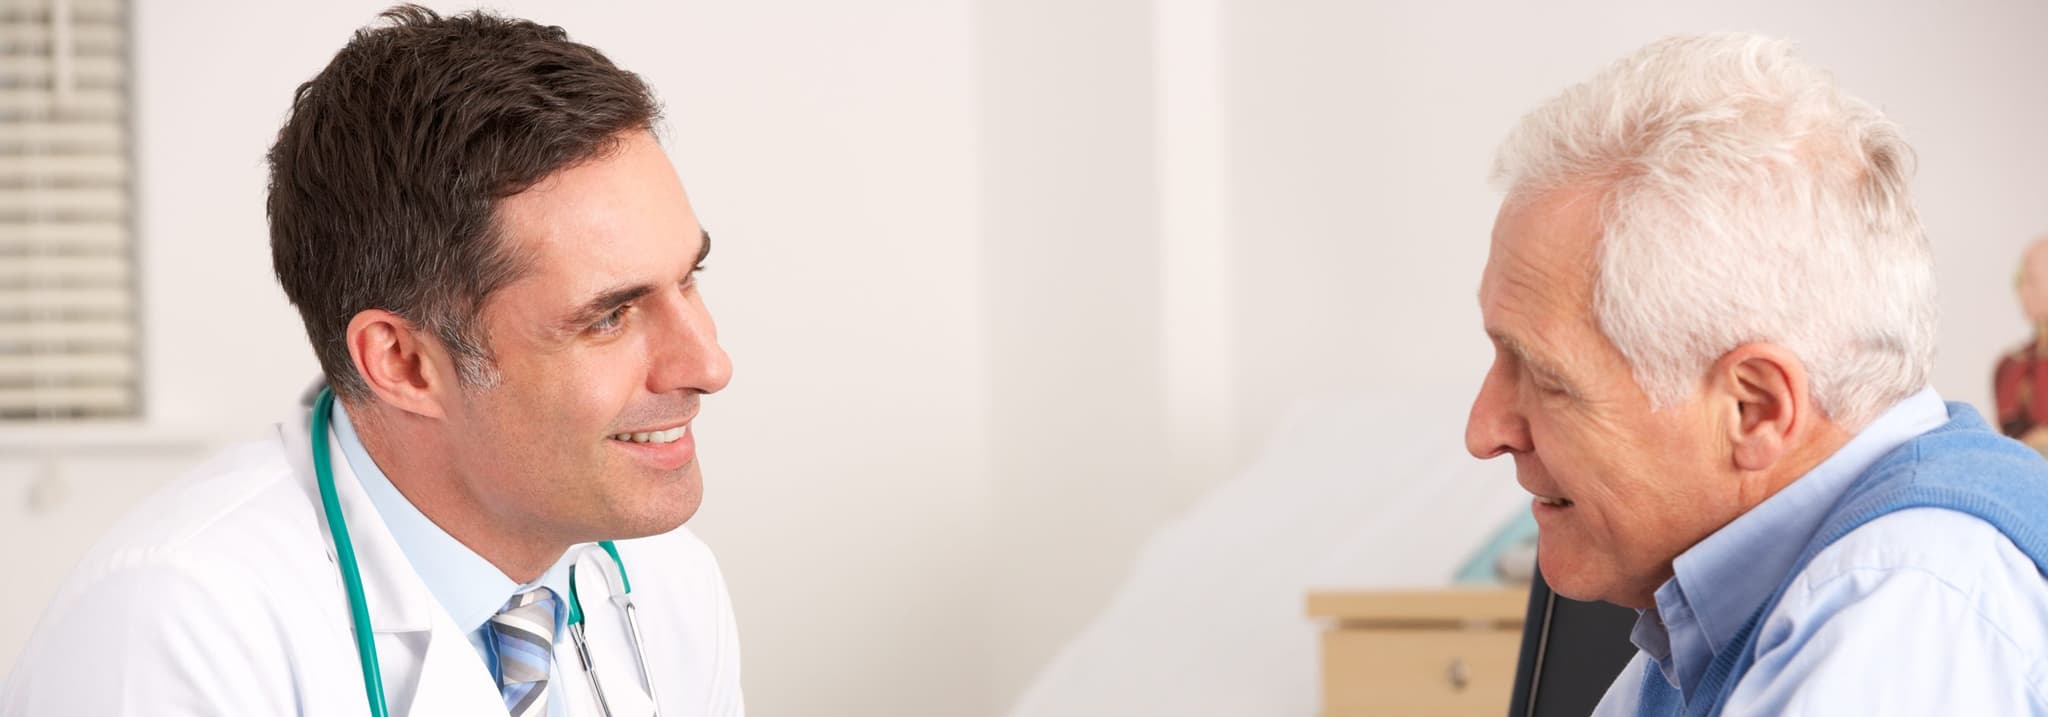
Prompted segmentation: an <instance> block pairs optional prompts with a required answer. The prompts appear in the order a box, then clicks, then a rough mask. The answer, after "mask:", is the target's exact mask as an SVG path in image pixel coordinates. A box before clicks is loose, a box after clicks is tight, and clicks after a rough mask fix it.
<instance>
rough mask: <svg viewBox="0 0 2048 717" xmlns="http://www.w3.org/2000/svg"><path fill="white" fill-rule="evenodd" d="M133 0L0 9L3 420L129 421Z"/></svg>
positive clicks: (20, 3)
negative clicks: (130, 31)
mask: <svg viewBox="0 0 2048 717" xmlns="http://www.w3.org/2000/svg"><path fill="white" fill-rule="evenodd" d="M126 10H127V8H126V3H125V2H124V0H0V421H7V422H21V421H64V420H71V419H80V418H106V417H121V416H133V415H135V413H136V410H137V408H138V399H137V395H138V393H139V385H138V381H139V378H140V371H139V370H138V366H137V364H138V361H137V356H136V351H137V343H138V342H137V330H136V306H135V281H134V276H133V265H134V261H133V256H134V251H133V247H132V245H131V234H132V231H131V222H130V203H131V202H130V196H131V184H130V181H129V169H130V155H129V144H128V134H129V128H128V107H127V101H128V86H127V75H128V58H127V55H128V53H127V25H126V23H127V17H126Z"/></svg>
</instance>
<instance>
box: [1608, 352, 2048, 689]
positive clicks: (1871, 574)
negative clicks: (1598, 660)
mask: <svg viewBox="0 0 2048 717" xmlns="http://www.w3.org/2000/svg"><path fill="white" fill-rule="evenodd" d="M1947 421H1948V410H1947V407H1946V406H1945V405H1944V404H1943V403H1942V400H1941V397H1940V395H1938V394H1936V393H1935V391H1934V390H1933V389H1932V388H1929V389H1924V390H1922V391H1920V392H1919V393H1916V394H1914V395H1912V396H1910V397H1908V398H1906V399H1905V400H1904V401H1901V402H1899V403H1898V404H1897V405H1895V406H1893V407H1892V408H1891V409H1890V410H1888V411H1886V412H1885V413H1884V414H1883V415H1882V416H1879V417H1878V418H1877V420H1875V421H1872V422H1871V423H1870V425H1869V426H1868V427H1866V428H1864V429H1863V430H1862V431H1861V432H1859V433H1857V434H1856V436H1855V437H1854V438H1852V439H1850V441H1849V442H1848V443H1847V444H1844V445H1843V446H1842V448H1841V449H1840V450H1837V451H1836V452H1835V454H1834V455H1832V456H1830V457H1829V458H1828V459H1827V460H1826V461H1824V462H1822V463H1821V464H1820V465H1819V466H1816V467H1815V468H1814V469H1813V470H1812V471H1810V472H1808V473H1807V474H1806V475H1805V476H1802V477H1801V478H1800V479H1799V480H1796V481H1793V482H1792V484H1791V485H1788V486H1786V487H1785V488H1784V489H1783V490H1781V491H1779V492H1778V493H1777V494H1776V495H1773V496H1771V497H1770V498H1769V499H1767V500H1765V501H1764V502H1763V503H1761V504H1759V505H1757V507H1755V508H1753V509H1751V510H1750V511H1749V512H1747V513H1744V514H1742V515H1741V516H1738V517H1737V518H1736V519H1735V520H1734V521H1731V522H1730V523H1728V525H1726V526H1724V527H1722V528H1721V529H1720V530H1718V531H1716V532H1715V533H1714V534H1712V535H1709V536H1707V538H1706V539H1705V540H1701V541H1700V542H1699V543H1698V544H1696V545H1694V546H1693V547H1692V548H1690V549H1688V550H1686V551H1685V552H1684V553H1682V554H1680V555H1679V556H1678V558H1677V559H1676V560H1674V561H1673V563H1672V573H1673V576H1672V578H1671V579H1670V580H1668V581H1666V582H1665V583H1664V584H1663V585H1662V586H1660V587H1659V588H1658V589H1657V592H1656V595H1655V599H1656V609H1654V610H1645V611H1643V613H1642V617H1641V618H1640V619H1638V620H1637V622H1636V627H1635V631H1634V633H1633V634H1632V635H1631V639H1632V641H1633V642H1634V643H1635V644H1636V647H1638V648H1640V652H1638V653H1637V655H1636V657H1635V659H1634V660H1633V661H1631V662H1630V663H1629V666H1628V668H1627V669H1625V670H1624V671H1623V672H1622V674H1621V676H1620V677H1619V678H1617V679H1616V680H1615V682H1614V685H1613V686H1612V687H1610V688H1609V690H1608V692H1607V695H1606V697H1605V698H1604V699H1603V700H1601V703H1600V707H1599V708H1598V709H1596V710H1594V714H1595V715H1632V714H1635V712H1636V709H1635V708H1636V702H1637V699H1638V698H1639V697H1640V691H1641V685H1642V680H1643V674H1642V673H1643V671H1645V670H1647V669H1649V668H1650V667H1651V666H1653V665H1654V666H1655V668H1656V669H1658V670H1660V671H1661V672H1662V673H1663V676H1664V679H1665V680H1666V681H1667V682H1669V683H1670V684H1672V685H1673V686H1675V687H1677V688H1678V690H1679V692H1680V693H1681V694H1683V695H1684V696H1685V698H1686V699H1687V700H1688V701H1690V700H1691V699H1692V698H1693V691H1694V690H1695V689H1697V688H1698V687H1699V683H1700V680H1701V679H1702V678H1703V677H1704V676H1705V674H1706V672H1707V668H1708V666H1709V665H1710V664H1711V663H1712V661H1713V659H1714V656H1715V654H1716V653H1718V652H1719V651H1720V650H1721V649H1722V648H1723V647H1725V646H1726V645H1728V643H1729V641H1731V640H1733V639H1734V638H1735V637H1736V632H1737V631H1739V630H1741V629H1742V627H1743V625H1744V624H1746V623H1747V622H1748V621H1749V618H1750V615H1751V614H1752V613H1753V612H1755V611H1756V609H1757V607H1758V606H1760V605H1762V604H1763V603H1764V601H1765V600H1767V599H1769V598H1770V596H1771V594H1772V593H1773V592H1774V591H1775V590H1776V589H1777V588H1778V585H1779V583H1780V582H1781V581H1783V580H1784V579H1785V576H1786V573H1787V572H1789V571H1790V570H1791V568H1792V566H1793V563H1794V562H1796V561H1797V560H1798V558H1799V553H1800V552H1801V551H1802V550H1804V548H1805V547H1806V544H1807V542H1808V540H1809V539H1810V538H1811V537H1812V535H1813V532H1814V531H1815V530H1817V529H1819V527H1820V520H1821V519H1822V518H1823V517H1824V516H1825V514H1826V513H1827V511H1828V509H1829V508H1830V507H1832V506H1833V505H1834V503H1835V501H1836V500H1838V499H1839V498H1840V497H1841V496H1842V495H1843V493H1844V492H1845V491H1847V490H1848V488H1849V486H1850V485H1851V484H1852V483H1854V482H1855V480H1856V479H1857V477H1858V476H1861V475H1862V474H1863V472H1864V471H1866V470H1868V469H1869V468H1870V466H1872V465H1873V464H1875V463H1876V462H1877V460H1878V459H1880V458H1882V457H1884V455H1885V454H1887V453H1889V452H1891V451H1892V450H1893V449H1895V448H1897V447H1899V446H1900V445H1902V444H1904V443H1905V442H1907V441H1909V440H1912V439H1913V438H1914V437H1916V436H1919V435H1920V434H1923V433H1926V432H1928V431H1930V430H1933V429H1935V428H1938V427H1940V426H1941V425H1942V424H1944V423H1946V422H1947ZM1758 629H1759V640H1758V650H1759V658H1758V659H1757V661H1756V664H1755V665H1754V666H1753V667H1751V668H1750V670H1749V672H1747V673H1746V674H1745V675H1744V676H1743V678H1742V682H1741V683H1739V684H1738V685H1737V686H1736V688H1735V691H1734V693H1733V694H1731V695H1730V696H1729V700H1728V703H1727V704H1726V705H1725V707H1724V708H1725V710H1726V713H1727V714H2000V715H2024V714H2034V715H2043V714H2048V582H2044V581H2043V578H2042V576H2041V573H2040V571H2039V570H2038V568H2036V567H2035V566H2034V564H2033V562H2032V561H2031V560H2030V559H2028V558H2027V557H2026V556H2025V555H2024V554H2022V553H2020V552H2019V549H2018V547H2017V546H2014V545H2013V544H2012V541H2010V540H2008V539H2006V538H2005V537H2004V536H2003V535H2002V534H2000V533H1999V532H1998V530H1997V529H1996V528H1994V527H1992V526H1991V525H1990V524H1989V523H1986V522H1984V521H1982V520H1980V519H1978V518H1976V517H1974V516H1970V515H1966V514H1963V513H1958V512H1954V511H1947V510H1940V509H1933V508H1920V509H1909V510H1905V511H1900V512H1898V513H1894V514H1891V515H1887V516H1884V517H1881V518H1878V519H1877V520H1874V521H1871V522H1870V523H1868V524H1865V525H1864V526H1863V527H1862V528H1859V529H1857V530H1855V531H1853V532H1851V533H1850V534H1849V535H1848V536H1845V537H1844V538H1842V539H1841V540H1840V541H1838V542H1836V543H1835V544H1834V545H1832V546H1830V547H1829V548H1827V549H1826V550H1824V551H1822V552H1821V554H1820V555H1818V556H1816V557H1815V559H1814V560H1813V561H1812V562H1811V563H1809V564H1808V565H1807V567H1806V568H1805V569H1804V570H1803V571H1801V572H1800V574H1799V575H1798V576H1797V577H1795V578H1794V580H1793V583H1792V585H1791V586H1790V587H1789V588H1788V589H1787V590H1786V593H1785V597H1784V598H1783V599H1782V600H1781V602H1780V603H1779V604H1778V606H1777V607H1776V608H1775V609H1774V610H1773V611H1772V613H1771V615H1769V616H1767V617H1766V619H1765V621H1764V622H1763V623H1762V624H1761V625H1760V627H1759V628H1758ZM1958 673H1967V674H1958Z"/></svg>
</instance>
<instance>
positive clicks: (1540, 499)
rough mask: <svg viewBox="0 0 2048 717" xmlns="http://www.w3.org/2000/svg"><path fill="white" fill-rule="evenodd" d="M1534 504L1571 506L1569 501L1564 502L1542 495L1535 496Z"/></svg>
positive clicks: (1561, 499)
mask: <svg viewBox="0 0 2048 717" xmlns="http://www.w3.org/2000/svg"><path fill="white" fill-rule="evenodd" d="M1536 502H1538V503H1542V504H1544V505H1555V506H1567V505H1571V504H1572V502H1571V501H1569V500H1565V499H1563V498H1552V497H1549V496H1543V495H1539V496H1536Z"/></svg>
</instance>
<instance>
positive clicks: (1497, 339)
mask: <svg viewBox="0 0 2048 717" xmlns="http://www.w3.org/2000/svg"><path fill="white" fill-rule="evenodd" d="M1486 336H1487V337H1488V338H1491V339H1493V343H1494V344H1495V345H1497V346H1500V347H1501V349H1502V350H1504V351H1507V352H1508V353H1510V354H1513V355H1514V357H1515V360H1516V361H1519V362H1521V363H1524V364H1527V365H1528V366H1529V368H1530V370H1533V371H1535V372H1537V373H1540V374H1544V375H1546V376H1548V377H1550V378H1552V379H1556V380H1563V379H1564V372H1563V371H1561V370H1559V368H1558V367H1557V366H1556V365H1555V364H1552V363H1550V362H1549V361H1545V360H1544V359H1543V358H1542V357H1540V356H1538V355H1536V354H1535V353H1533V352H1531V351H1530V350H1529V346H1528V344H1524V343H1522V341H1521V340H1520V339H1517V338H1515V337H1514V336H1512V335H1509V334H1507V333H1503V332H1500V331H1495V330H1493V329H1487V330H1486Z"/></svg>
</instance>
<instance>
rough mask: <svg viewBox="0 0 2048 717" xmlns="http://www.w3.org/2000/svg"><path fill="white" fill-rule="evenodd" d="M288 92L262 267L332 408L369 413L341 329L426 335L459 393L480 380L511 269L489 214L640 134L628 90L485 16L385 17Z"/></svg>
mask: <svg viewBox="0 0 2048 717" xmlns="http://www.w3.org/2000/svg"><path fill="white" fill-rule="evenodd" d="M381 19H382V20H383V21H384V22H383V23H381V24H380V25H378V26H373V27H369V28H365V29H362V30H358V31H357V32H356V33H355V36H354V37H353V38H351V39H350V40H349V43H348V46H347V47H344V48H342V49H341V51H340V52H339V53H336V54H335V56H334V59H333V60H332V61H330V62H329V63H327V67H326V69H323V70H321V71H320V74H318V75H315V76H314V77H313V79H311V80H308V81H307V82H306V83H305V84H302V85H299V88H298V91H297V92H296V93H295V94H294V95H293V98H292V108H291V115H290V117H289V118H288V119H286V121H285V124H284V127H283V129H281V130H279V131H278V134H277V144H275V145H273V146H272V147H271V148H270V197H269V205H268V209H269V214H270V252H271V261H272V264H273V266H274V268H275V270H276V271H277V279H278V283H280V284H282V285H283V287H284V292H285V295H286V296H287V297H289V298H290V299H291V302H292V304H293V305H295V306H297V307H298V309H299V316H300V317H301V318H302V319H303V320H304V321H305V324H306V335H307V337H308V338H310V339H311V340H312V342H313V351H314V353H315V354H317V355H318V356H319V358H320V367H321V370H322V371H324V372H325V373H326V374H327V381H328V383H329V385H331V386H332V387H333V388H334V391H335V393H336V394H337V395H339V396H341V397H343V398H349V399H364V398H368V395H369V388H368V384H366V383H365V382H364V381H363V378H362V376H360V375H358V374H357V373H356V370H355V366H354V363H353V362H352V361H351V360H350V358H349V351H348V346H347V344H346V342H347V339H346V333H347V330H348V323H349V321H350V320H351V319H352V318H354V317H355V315H356V314H357V313H359V312H361V311H364V310H367V309H384V310H387V311H390V312H392V313H394V314H397V315H399V316H401V317H404V318H405V319H406V320H407V321H410V322H412V323H414V324H415V325H417V326H420V327H422V328H424V329H426V330H429V331H432V332H433V333H434V335H435V336H437V337H439V338H440V339H441V341H442V342H444V343H446V344H447V345H448V347H449V349H450V350H451V351H452V352H454V354H455V359H456V362H457V365H458V367H459V368H460V369H461V371H462V380H463V382H464V383H465V384H470V383H475V382H477V381H481V380H486V378H485V377H488V376H490V375H491V373H490V371H489V368H490V366H491V356H490V353H489V343H488V341H487V340H486V337H483V336H481V335H479V331H478V327H477V320H476V319H477V315H478V313H479V312H480V311H481V310H482V308H483V304H484V300H485V299H486V298H487V297H489V296H490V294H491V292H493V291H496V290H497V289H498V288H499V287H502V286H504V285H505V284H506V283H508V282H510V281H512V280H514V279H516V278H518V277H519V276H520V275H521V274H522V273H524V271H525V270H526V268H527V264H528V260H527V259H526V258H524V257H521V256H517V255H516V252H513V251H511V250H510V249H509V248H508V247H507V246H506V244H505V241H504V238H503V232H502V231H501V229H502V228H501V227H499V226H498V225H497V222H496V220H495V216H496V212H495V209H496V207H497V203H498V201H499V200H502V199H504V198H506V197H510V196H512V195H514V194H518V193H520V192H522V191H525V190H526V189H528V188H529V187H532V186H533V185H534V184H536V183H538V182H540V181H541V180H542V179H544V178H546V177H548V176H549V175H552V174H554V173H556V172H559V171H562V170H564V169H568V168H570V167H572V166H574V165H577V164H580V163H583V162H585V161H589V160H591V159H593V158H597V157H600V156H602V155H604V154H606V153H608V152H610V151H612V150H613V149H614V148H615V147H616V146H617V144H618V142H619V140H620V138H621V136H622V135H623V134H624V133H626V132H629V131H633V130H646V131H651V130H652V128H653V124H654V122H655V121H656V120H657V119H658V118H659V117H660V115H661V107H660V104H659V103H658V102H657V101H656V100H655V98H654V93H653V92H652V91H651V90H650V89H649V88H648V87H647V84H646V83H645V82H643V81H641V79H640V77H639V76H637V75H635V74H633V73H631V72H627V71H625V70H621V69H619V68H618V67H617V66H616V65H613V64H612V62H611V60H610V59H607V58H606V57H605V56H604V54H603V53H600V52H598V51H597V50H596V49H594V48H591V47H589V46H587V45H583V44H580V43H577V42H573V41H570V40H569V37H568V33H566V32H564V31H563V30H562V28H559V27H552V26H544V25H539V24H536V23H533V22H529V21H526V20H519V19H515V18H506V17H501V16H498V15H494V14H491V13H488V12H484V11H473V12H467V13H463V14H460V15H453V16H449V17H442V16H440V15H438V14H436V13H434V12H433V11H432V10H428V9H426V8H423V7H419V6H417V5H400V6H398V7H394V8H392V9H390V10H386V11H385V12H384V13H383V14H382V16H381Z"/></svg>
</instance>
